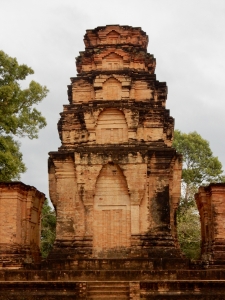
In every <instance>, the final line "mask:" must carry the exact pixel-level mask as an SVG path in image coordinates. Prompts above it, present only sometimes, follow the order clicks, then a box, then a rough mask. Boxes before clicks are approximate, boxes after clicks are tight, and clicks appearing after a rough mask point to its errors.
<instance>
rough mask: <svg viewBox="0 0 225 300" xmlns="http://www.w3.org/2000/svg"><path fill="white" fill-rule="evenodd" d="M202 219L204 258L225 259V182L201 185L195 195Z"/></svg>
mask: <svg viewBox="0 0 225 300" xmlns="http://www.w3.org/2000/svg"><path fill="white" fill-rule="evenodd" d="M195 199H196V203H197V206H198V210H199V214H200V220H201V240H202V244H201V252H202V258H203V259H204V260H208V261H211V262H213V261H214V262H215V263H216V261H220V260H224V259H225V226H224V220H225V184H224V183H212V184H210V185H209V186H206V187H200V188H199V191H198V193H197V194H196V195H195Z"/></svg>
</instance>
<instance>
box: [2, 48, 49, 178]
mask: <svg viewBox="0 0 225 300" xmlns="http://www.w3.org/2000/svg"><path fill="white" fill-rule="evenodd" d="M30 74H34V71H33V70H32V69H31V68H30V67H28V66H26V65H24V64H22V65H19V64H18V62H17V60H16V58H12V57H10V56H8V55H7V54H6V53H4V52H3V51H0V180H1V181H7V180H12V179H19V174H20V173H22V172H25V170H26V168H25V165H24V163H23V162H22V154H21V153H20V151H19V146H20V144H19V142H18V141H16V140H15V137H17V138H18V137H19V138H20V137H24V136H27V137H28V138H30V139H33V138H37V137H38V131H39V129H41V128H43V127H44V126H46V121H45V118H44V117H43V116H42V115H41V113H40V112H39V111H38V110H37V109H36V108H35V106H36V105H37V104H38V103H40V102H41V101H42V99H43V98H45V97H46V96H47V93H48V89H47V88H46V87H45V86H41V85H40V84H39V83H37V82H35V81H31V82H30V83H29V87H28V88H26V89H22V88H21V85H20V82H21V80H25V79H26V77H27V76H28V75H30Z"/></svg>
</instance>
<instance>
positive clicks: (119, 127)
mask: <svg viewBox="0 0 225 300" xmlns="http://www.w3.org/2000/svg"><path fill="white" fill-rule="evenodd" d="M96 142H97V143H98V144H105V143H111V144H114V143H115V144H116V143H124V142H128V127H127V123H126V120H125V117H124V114H123V113H122V112H121V111H120V110H118V109H107V110H105V111H103V112H102V113H101V114H100V116H99V118H98V122H97V126H96Z"/></svg>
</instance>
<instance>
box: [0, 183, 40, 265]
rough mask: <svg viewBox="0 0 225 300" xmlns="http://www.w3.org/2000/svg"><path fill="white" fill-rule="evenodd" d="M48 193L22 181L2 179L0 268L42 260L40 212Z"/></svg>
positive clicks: (0, 188) (0, 195) (0, 184)
mask: <svg viewBox="0 0 225 300" xmlns="http://www.w3.org/2000/svg"><path fill="white" fill-rule="evenodd" d="M44 199H45V195H44V194H43V193H40V192H39V191H38V190H37V189H36V188H34V187H32V186H29V185H25V184H23V183H22V182H0V254H1V256H0V267H1V265H3V266H9V267H10V266H11V267H21V266H22V265H23V263H24V262H26V263H31V262H34V263H38V262H40V251H39V246H40V214H41V208H42V205H43V203H44Z"/></svg>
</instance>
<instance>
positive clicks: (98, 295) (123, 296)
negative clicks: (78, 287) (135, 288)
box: [87, 282, 130, 300]
mask: <svg viewBox="0 0 225 300" xmlns="http://www.w3.org/2000/svg"><path fill="white" fill-rule="evenodd" d="M129 297H130V286H129V282H87V299H90V300H91V299H119V300H128V299H129Z"/></svg>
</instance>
